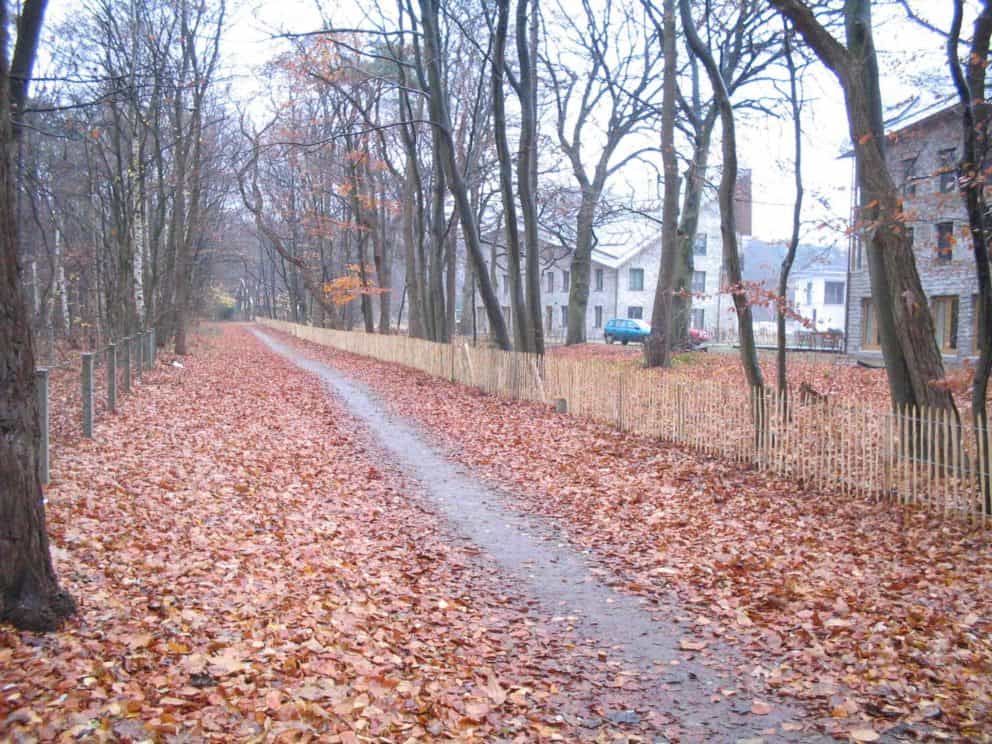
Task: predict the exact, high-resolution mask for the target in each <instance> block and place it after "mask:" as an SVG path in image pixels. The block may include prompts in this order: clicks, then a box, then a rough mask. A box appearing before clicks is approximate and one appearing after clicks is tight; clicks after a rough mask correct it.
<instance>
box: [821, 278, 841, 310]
mask: <svg viewBox="0 0 992 744" xmlns="http://www.w3.org/2000/svg"><path fill="white" fill-rule="evenodd" d="M823 304H824V305H843V304H844V282H826V283H825V284H824V285H823Z"/></svg>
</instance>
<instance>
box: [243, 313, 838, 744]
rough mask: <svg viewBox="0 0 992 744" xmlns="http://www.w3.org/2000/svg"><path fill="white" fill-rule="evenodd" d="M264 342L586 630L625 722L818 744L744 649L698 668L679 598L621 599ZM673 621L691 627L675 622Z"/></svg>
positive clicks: (334, 387) (532, 592) (553, 612)
mask: <svg viewBox="0 0 992 744" xmlns="http://www.w3.org/2000/svg"><path fill="white" fill-rule="evenodd" d="M254 333H255V335H256V336H257V337H258V338H259V339H261V340H262V341H263V342H264V343H265V344H266V345H267V346H268V347H269V348H270V349H271V350H272V351H274V352H276V353H278V354H280V355H282V356H284V357H286V358H288V359H290V360H291V361H293V362H294V363H295V364H296V365H298V366H299V367H300V368H301V369H304V370H306V371H307V372H309V373H311V374H313V375H315V376H317V377H318V378H319V379H320V380H322V381H323V382H324V384H325V385H326V386H327V387H328V389H329V390H331V391H332V392H333V393H334V395H335V396H337V397H338V398H339V399H340V400H341V401H342V402H343V403H344V404H345V406H346V407H347V409H348V411H349V412H350V413H351V414H352V415H353V416H354V417H355V419H356V420H357V422H360V424H361V425H363V426H364V427H366V428H367V429H368V430H369V431H370V432H372V434H373V435H374V437H375V441H376V442H377V444H378V446H379V447H381V448H382V450H383V454H384V455H385V457H386V458H388V460H390V461H392V462H393V463H395V465H396V466H397V467H398V468H399V469H400V470H401V471H402V472H403V473H405V474H407V475H409V476H410V477H412V478H413V479H414V480H416V481H417V482H418V483H419V484H420V486H421V487H422V488H423V489H424V490H425V492H426V493H427V495H428V496H429V498H430V499H431V501H432V502H433V503H434V504H435V505H436V507H437V509H438V510H439V511H440V512H441V513H442V514H443V515H444V517H445V518H446V519H447V520H448V521H449V522H450V523H451V524H452V525H453V527H454V528H455V530H456V531H457V532H458V533H459V534H460V535H462V536H464V537H466V538H467V539H469V540H471V541H472V542H473V543H474V544H475V545H477V546H479V547H480V548H481V549H483V550H484V551H485V554H486V556H487V557H488V558H489V559H490V560H491V561H492V562H493V564H494V565H493V568H494V570H496V571H498V572H500V573H501V574H502V575H504V576H505V577H506V578H508V579H509V580H510V581H511V582H512V583H513V585H514V586H515V587H516V588H517V589H518V590H519V591H522V592H523V593H524V594H525V595H527V596H529V597H532V598H533V599H534V600H536V602H537V603H538V606H539V607H540V611H541V612H543V613H545V614H546V615H549V616H552V621H553V622H554V621H557V624H558V625H560V626H562V627H565V628H571V629H574V633H575V635H576V636H577V637H578V638H579V639H581V641H582V642H583V643H585V644H588V645H591V646H594V647H595V648H597V649H603V650H604V651H603V653H604V654H606V655H608V656H609V657H610V658H611V659H616V660H618V661H620V662H621V665H622V667H623V668H625V669H626V670H628V672H629V674H628V676H636V677H637V685H632V687H636V689H632V690H631V691H630V699H631V706H630V711H629V712H627V713H626V714H621V715H619V716H617V715H615V716H614V720H615V721H616V720H617V719H620V722H623V721H622V719H623V718H624V716H626V717H627V718H628V719H629V722H631V723H633V722H637V721H638V719H639V714H638V713H637V712H636V711H637V710H638V709H643V707H644V705H645V704H646V703H647V702H650V704H651V706H652V707H654V708H656V709H659V710H662V711H665V712H666V713H668V714H671V715H674V716H675V717H676V718H677V719H678V721H679V724H680V727H681V729H682V731H683V733H684V735H685V736H686V739H685V740H707V741H741V740H743V741H750V740H757V739H761V740H763V741H800V740H801V741H816V740H818V738H819V737H818V735H816V734H815V733H814V732H812V731H810V730H809V728H808V726H809V724H810V723H811V719H810V716H809V715H808V714H807V713H806V712H805V711H803V710H802V709H801V708H800V707H798V706H797V705H796V703H795V702H794V701H789V702H786V701H784V700H781V699H776V698H774V696H773V693H771V692H769V691H768V690H767V689H765V688H763V687H762V685H761V683H760V682H759V681H757V680H756V679H755V678H753V677H752V676H750V675H748V674H747V673H746V670H747V668H748V667H747V665H746V663H745V662H744V661H743V659H742V658H741V657H740V656H739V655H738V654H736V653H735V652H734V650H733V649H732V648H730V647H722V648H720V647H717V648H714V646H713V645H712V644H710V646H709V649H708V650H709V651H710V653H711V658H712V657H714V656H715V657H718V658H719V659H720V660H721V663H720V665H719V666H717V665H709V664H702V663H699V661H697V660H695V659H694V658H693V654H692V653H691V652H692V651H693V650H694V649H693V648H692V641H691V640H687V639H691V631H690V620H691V614H692V613H691V612H690V611H688V610H684V611H683V610H682V609H681V608H679V607H677V605H676V603H677V601H678V600H677V599H676V598H675V597H674V596H668V597H665V598H664V601H665V603H666V604H668V605H669V606H668V607H667V608H666V609H667V610H668V612H666V613H664V615H665V617H660V616H658V615H657V613H652V612H651V609H650V605H649V604H648V602H647V600H645V599H644V598H638V597H635V596H633V595H631V594H627V593H624V592H621V591H617V590H616V589H614V588H612V587H611V586H609V585H608V583H607V582H606V581H604V580H602V579H601V578H599V577H602V576H604V573H605V570H604V568H603V566H602V565H600V564H599V563H598V562H596V561H594V560H593V559H592V558H591V557H590V556H588V555H584V554H582V553H580V552H579V551H576V550H575V549H574V548H572V547H571V546H570V545H568V544H567V543H566V541H565V536H564V535H563V534H561V533H560V532H559V531H558V529H559V528H558V527H556V525H554V524H551V523H550V522H549V521H546V520H542V519H540V518H538V517H535V516H532V515H525V514H521V513H519V512H515V511H513V510H511V509H509V508H507V507H506V505H505V503H506V502H505V500H504V499H503V498H502V497H501V495H500V494H499V493H498V492H495V491H494V490H492V489H491V488H488V487H486V486H485V485H483V484H482V483H481V481H480V479H479V478H478V477H477V476H476V475H474V474H473V473H471V472H470V471H469V470H468V469H466V468H465V467H464V466H461V465H458V464H455V463H454V462H452V461H451V460H449V459H447V458H446V457H444V456H442V455H441V454H439V453H438V451H437V450H436V449H434V448H433V447H432V446H431V445H429V444H428V443H427V441H426V438H425V437H424V436H423V435H422V434H421V433H420V432H418V430H417V429H416V427H415V426H413V425H411V424H410V422H408V421H404V420H402V419H399V418H397V417H395V416H392V415H390V414H388V413H387V412H386V410H385V406H384V405H382V404H381V403H380V402H379V401H377V400H376V399H375V397H374V396H373V395H372V394H370V393H369V391H368V390H367V389H366V388H365V387H364V386H363V385H361V384H359V383H356V382H355V381H354V380H351V379H349V378H347V377H346V376H345V375H343V374H341V373H340V372H338V371H336V370H334V369H333V368H331V367H329V366H327V365H325V364H323V363H321V362H318V361H315V360H313V359H310V358H308V357H307V356H305V355H304V354H302V353H300V352H299V351H298V350H296V349H293V348H291V347H289V346H287V345H286V344H283V343H281V342H280V341H277V340H275V339H274V338H273V337H272V336H270V335H268V334H266V333H263V332H260V331H257V330H255V331H254ZM672 615H674V616H676V617H679V616H681V620H675V621H671V620H667V619H665V618H666V617H669V616H672ZM686 643H688V644H689V646H688V648H687V647H685V646H684V645H683V644H686ZM714 651H715V652H716V653H713V652H714ZM731 690H732V691H733V693H731V694H724V693H723V692H721V691H727V692H729V691H731ZM766 703H768V705H766Z"/></svg>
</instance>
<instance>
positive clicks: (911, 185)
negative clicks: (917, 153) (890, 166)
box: [902, 158, 916, 196]
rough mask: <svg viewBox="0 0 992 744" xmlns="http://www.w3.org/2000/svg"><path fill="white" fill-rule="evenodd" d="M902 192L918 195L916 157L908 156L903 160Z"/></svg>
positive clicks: (906, 194) (904, 194)
mask: <svg viewBox="0 0 992 744" xmlns="http://www.w3.org/2000/svg"><path fill="white" fill-rule="evenodd" d="M902 194H903V196H915V195H916V158H906V159H905V160H903V161H902Z"/></svg>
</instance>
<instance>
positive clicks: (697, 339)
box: [689, 328, 710, 349]
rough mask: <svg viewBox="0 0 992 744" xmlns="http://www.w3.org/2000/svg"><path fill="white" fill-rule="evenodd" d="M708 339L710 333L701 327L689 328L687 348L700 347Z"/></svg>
mask: <svg viewBox="0 0 992 744" xmlns="http://www.w3.org/2000/svg"><path fill="white" fill-rule="evenodd" d="M708 341H710V334H709V333H707V332H706V331H704V330H703V329H702V328H690V329H689V348H690V349H698V348H700V347H702V345H703V344H705V343H707V342H708Z"/></svg>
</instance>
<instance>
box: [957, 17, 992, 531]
mask: <svg viewBox="0 0 992 744" xmlns="http://www.w3.org/2000/svg"><path fill="white" fill-rule="evenodd" d="M963 5H964V3H963V0H954V17H953V21H952V26H951V33H950V35H949V37H948V40H947V61H948V65H949V66H950V71H951V78H952V80H953V81H954V87H955V90H956V91H957V94H958V100H959V102H960V104H961V110H962V117H961V129H962V142H963V145H964V146H963V147H962V150H961V162H960V164H959V165H958V188H959V190H960V192H961V197H962V199H963V200H964V204H965V208H966V209H967V212H968V226H969V227H970V228H971V247H972V254H973V256H974V258H975V275H976V279H977V282H978V303H977V308H976V309H977V312H978V324H977V334H978V337H977V338H976V339H975V346H976V348H977V349H978V363H977V364H976V365H975V375H974V377H973V378H972V383H971V414H972V421H973V423H974V426H975V432H976V434H977V435H978V436H979V437H980V438H981V440H982V441H986V432H987V431H988V426H989V419H988V407H987V404H986V399H987V397H988V385H989V374H990V372H992V274H990V270H989V249H988V241H989V237H990V236H992V225H990V224H989V218H988V214H989V212H988V203H987V201H986V199H985V189H984V184H985V178H984V176H983V173H982V163H983V162H984V161H985V158H986V156H987V154H988V145H989V142H988V134H989V132H988V128H989V110H988V104H987V103H986V102H985V75H986V60H987V59H988V52H989V38H990V36H992V3H990V2H989V0H985V3H984V4H983V6H982V11H981V12H980V13H979V15H978V18H976V19H975V28H974V33H973V35H972V41H971V54H970V55H969V57H968V75H967V76H965V74H964V71H963V70H962V69H961V63H960V62H959V61H958V44H959V41H960V37H961V20H962V15H963V13H964V7H963ZM974 311H975V310H973V311H972V312H974ZM980 451H981V448H980ZM983 456H984V459H985V462H984V463H983V464H982V466H981V467H979V472H984V473H985V474H986V475H985V479H984V481H983V482H982V483H980V484H979V485H980V488H981V492H982V501H983V506H984V509H985V513H986V514H992V477H990V476H989V475H988V473H989V454H988V453H987V452H985V453H983Z"/></svg>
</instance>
